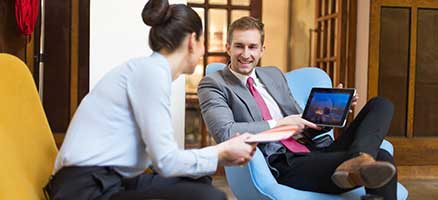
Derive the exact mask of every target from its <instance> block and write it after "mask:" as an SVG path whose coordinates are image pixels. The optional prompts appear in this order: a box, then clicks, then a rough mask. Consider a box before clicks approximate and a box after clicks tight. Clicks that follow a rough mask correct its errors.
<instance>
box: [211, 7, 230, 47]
mask: <svg viewBox="0 0 438 200" xmlns="http://www.w3.org/2000/svg"><path fill="white" fill-rule="evenodd" d="M208 26H209V27H208V28H209V31H208V51H209V52H224V51H225V42H226V39H227V38H226V37H227V10H221V9H210V10H209V11H208Z"/></svg>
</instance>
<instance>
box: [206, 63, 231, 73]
mask: <svg viewBox="0 0 438 200" xmlns="http://www.w3.org/2000/svg"><path fill="white" fill-rule="evenodd" d="M225 66H226V65H225V64H224V63H218V62H214V63H210V64H208V65H207V68H206V69H205V74H207V75H208V74H211V73H214V72H216V71H219V70H223V69H224V68H225Z"/></svg>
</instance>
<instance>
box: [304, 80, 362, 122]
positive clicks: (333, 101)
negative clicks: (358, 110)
mask: <svg viewBox="0 0 438 200" xmlns="http://www.w3.org/2000/svg"><path fill="white" fill-rule="evenodd" d="M354 93H355V90H354V89H349V88H348V89H338V88H312V91H311V92H310V96H309V99H308V100H307V104H306V107H305V109H304V112H303V118H304V119H306V120H308V121H311V122H313V123H315V124H317V125H319V126H331V127H343V126H344V125H345V121H346V118H347V115H348V111H349V109H350V105H351V100H352V99H353V96H354Z"/></svg>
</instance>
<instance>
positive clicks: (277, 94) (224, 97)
mask: <svg viewBox="0 0 438 200" xmlns="http://www.w3.org/2000/svg"><path fill="white" fill-rule="evenodd" d="M255 70H256V71H255V73H256V75H257V77H258V78H259V79H260V81H261V82H262V83H263V84H264V85H265V86H266V89H267V91H268V92H269V94H270V95H271V96H272V97H273V99H274V100H275V101H276V102H277V104H278V106H279V107H280V110H281V112H282V114H283V116H288V115H292V114H299V113H301V112H302V109H301V108H300V107H299V106H298V104H297V103H296V101H295V100H294V98H293V97H292V95H291V93H290V90H289V87H288V85H287V82H286V79H285V78H284V76H283V73H282V72H281V71H280V70H279V69H278V68H276V67H256V68H255ZM198 97H199V103H200V106H201V111H202V116H203V118H204V121H205V122H206V124H207V128H208V131H209V133H210V134H211V135H212V136H213V138H214V139H215V141H216V142H218V143H219V142H222V141H225V140H227V139H229V138H230V137H233V136H234V135H235V134H236V133H245V132H248V133H259V132H262V131H265V130H267V129H269V124H268V122H267V121H264V120H263V118H262V114H261V112H260V109H259V108H258V106H257V104H256V102H255V100H254V98H253V96H252V95H251V93H250V92H249V90H248V88H247V87H246V86H245V85H243V84H242V82H241V81H240V80H239V79H238V78H237V77H236V76H235V75H234V74H232V72H231V71H230V69H229V68H228V67H225V69H224V70H220V71H217V72H215V73H212V74H209V75H207V76H205V77H204V78H203V79H202V80H201V82H200V83H199V87H198ZM266 150H267V149H262V151H264V153H268V152H266ZM269 154H270V153H268V155H269Z"/></svg>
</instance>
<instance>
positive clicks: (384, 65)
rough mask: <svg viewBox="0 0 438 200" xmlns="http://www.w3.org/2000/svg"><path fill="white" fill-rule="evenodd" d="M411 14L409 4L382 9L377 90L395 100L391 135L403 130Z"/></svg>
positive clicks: (401, 133)
mask: <svg viewBox="0 0 438 200" xmlns="http://www.w3.org/2000/svg"><path fill="white" fill-rule="evenodd" d="M410 15H411V14H410V8H393V7H383V8H382V10H381V18H380V20H381V21H380V27H381V29H380V55H379V86H378V87H379V93H378V94H379V96H383V97H386V98H388V99H389V100H391V101H392V103H393V104H394V116H393V118H392V124H391V127H390V129H389V135H391V136H405V134H406V123H407V106H406V105H408V99H407V98H408V75H409V74H408V72H409V38H410V34H409V33H410Z"/></svg>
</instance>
